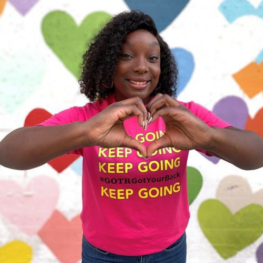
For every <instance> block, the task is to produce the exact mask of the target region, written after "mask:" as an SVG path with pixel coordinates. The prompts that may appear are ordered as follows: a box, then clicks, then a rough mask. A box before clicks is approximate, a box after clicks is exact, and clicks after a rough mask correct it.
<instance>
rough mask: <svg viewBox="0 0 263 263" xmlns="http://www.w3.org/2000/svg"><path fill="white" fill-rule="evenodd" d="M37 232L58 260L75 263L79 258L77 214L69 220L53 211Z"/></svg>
mask: <svg viewBox="0 0 263 263" xmlns="http://www.w3.org/2000/svg"><path fill="white" fill-rule="evenodd" d="M38 234H39V237H40V238H41V239H42V241H43V242H44V243H45V244H46V245H47V246H48V247H49V248H50V250H51V251H52V252H53V253H54V255H56V257H57V258H58V259H59V261H60V262H62V263H76V262H77V261H79V260H80V259H81V242H82V227H81V221H80V218H79V215H78V216H76V217H74V218H73V219H72V220H70V221H69V220H67V219H66V218H65V216H63V215H62V214H61V213H60V212H59V211H55V212H54V214H53V215H52V217H51V218H50V219H49V221H48V222H47V223H46V224H45V225H44V227H43V228H42V229H41V230H40V231H39V233H38Z"/></svg>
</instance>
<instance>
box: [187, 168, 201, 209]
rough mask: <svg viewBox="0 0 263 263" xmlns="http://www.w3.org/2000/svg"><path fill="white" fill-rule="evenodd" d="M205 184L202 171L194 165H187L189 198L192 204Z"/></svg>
mask: <svg viewBox="0 0 263 263" xmlns="http://www.w3.org/2000/svg"><path fill="white" fill-rule="evenodd" d="M202 185H203V177H202V175H201V173H200V172H199V171H198V170H197V169H196V168H194V167H190V166H188V167H187V187H188V200H189V204H192V203H193V201H194V200H195V198H196V197H197V195H198V194H199V192H200V190H201V188H202Z"/></svg>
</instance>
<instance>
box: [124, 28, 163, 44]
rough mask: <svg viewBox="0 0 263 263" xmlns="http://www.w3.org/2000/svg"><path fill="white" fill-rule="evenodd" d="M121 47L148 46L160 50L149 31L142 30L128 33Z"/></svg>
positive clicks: (155, 39)
mask: <svg viewBox="0 0 263 263" xmlns="http://www.w3.org/2000/svg"><path fill="white" fill-rule="evenodd" d="M123 45H130V46H137V45H148V46H153V47H157V48H160V45H159V42H158V40H157V38H156V37H155V36H154V35H153V34H152V33H150V32H149V31H147V30H143V29H140V30H136V31H133V32H131V33H129V34H128V35H127V36H126V38H125V40H124V42H123Z"/></svg>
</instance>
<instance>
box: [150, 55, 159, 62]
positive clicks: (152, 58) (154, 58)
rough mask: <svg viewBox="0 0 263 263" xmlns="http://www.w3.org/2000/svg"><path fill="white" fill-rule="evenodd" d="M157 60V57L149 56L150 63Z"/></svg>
mask: <svg viewBox="0 0 263 263" xmlns="http://www.w3.org/2000/svg"><path fill="white" fill-rule="evenodd" d="M158 59H159V57H157V56H151V57H149V60H150V61H156V60H158Z"/></svg>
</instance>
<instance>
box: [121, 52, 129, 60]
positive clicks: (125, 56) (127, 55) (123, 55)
mask: <svg viewBox="0 0 263 263" xmlns="http://www.w3.org/2000/svg"><path fill="white" fill-rule="evenodd" d="M120 56H121V57H122V58H126V59H127V58H132V56H131V55H129V54H127V53H122V54H121V55H120Z"/></svg>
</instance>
